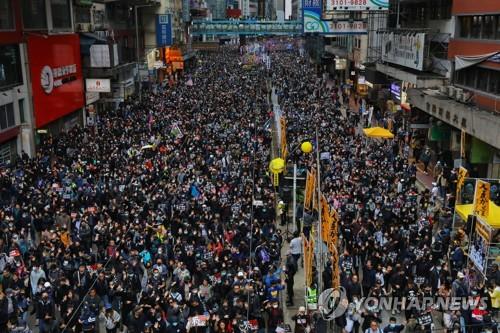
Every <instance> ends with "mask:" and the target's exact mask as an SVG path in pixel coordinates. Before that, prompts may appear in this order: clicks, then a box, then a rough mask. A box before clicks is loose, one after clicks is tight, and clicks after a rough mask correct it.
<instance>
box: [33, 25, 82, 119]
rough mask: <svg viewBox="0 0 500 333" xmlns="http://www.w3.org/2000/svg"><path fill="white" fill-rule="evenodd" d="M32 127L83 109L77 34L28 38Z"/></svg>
mask: <svg viewBox="0 0 500 333" xmlns="http://www.w3.org/2000/svg"><path fill="white" fill-rule="evenodd" d="M28 58H29V62H30V74H31V82H32V83H31V84H32V90H33V106H34V114H35V119H36V127H37V128H40V127H43V126H45V125H47V124H48V123H50V122H52V121H54V120H56V119H59V118H61V117H63V116H65V115H67V114H70V113H72V112H74V111H76V110H78V109H81V108H82V107H83V106H84V105H85V99H84V90H83V80H82V66H81V60H80V38H79V36H78V35H77V34H67V35H57V36H41V35H40V36H35V35H30V36H29V37H28Z"/></svg>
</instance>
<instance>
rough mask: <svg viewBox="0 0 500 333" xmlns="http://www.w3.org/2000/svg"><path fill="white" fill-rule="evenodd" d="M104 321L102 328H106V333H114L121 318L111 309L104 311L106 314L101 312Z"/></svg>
mask: <svg viewBox="0 0 500 333" xmlns="http://www.w3.org/2000/svg"><path fill="white" fill-rule="evenodd" d="M100 317H101V318H102V319H104V326H105V327H106V333H116V331H117V329H118V326H119V325H120V320H121V316H120V314H119V313H118V312H117V311H115V310H114V309H113V308H112V307H109V308H107V309H106V312H102V313H101V316H100Z"/></svg>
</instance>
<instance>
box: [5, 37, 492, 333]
mask: <svg viewBox="0 0 500 333" xmlns="http://www.w3.org/2000/svg"><path fill="white" fill-rule="evenodd" d="M269 50H270V48H267V49H266V48H264V47H262V48H260V47H258V48H257V49H255V48H254V50H253V51H252V52H256V53H257V56H256V57H253V58H251V61H252V63H248V61H249V60H248V59H249V58H248V57H247V56H246V55H245V54H244V52H243V51H241V50H238V49H236V48H228V49H225V48H222V49H221V50H219V51H218V52H216V53H215V52H214V53H205V54H200V55H199V57H198V62H197V63H196V66H195V68H193V69H189V70H187V71H186V74H185V75H184V76H183V77H181V78H179V79H178V80H177V82H170V85H167V86H166V87H163V88H161V87H160V88H159V89H158V90H157V91H156V92H154V93H148V94H146V96H145V97H144V98H143V100H142V101H139V100H136V99H130V100H127V101H125V102H124V103H122V104H121V105H120V107H119V108H117V109H116V110H108V111H106V112H104V113H102V114H99V115H98V119H97V122H96V124H95V126H90V127H86V128H81V127H75V128H73V129H72V130H70V131H69V132H67V133H61V134H59V135H57V136H48V137H46V138H45V140H44V141H43V142H42V143H41V144H40V146H39V147H38V148H39V149H38V152H37V155H36V156H35V157H34V158H29V157H28V156H27V155H26V154H23V155H22V156H20V158H19V159H17V160H16V161H15V162H14V163H12V165H10V166H9V167H6V168H2V169H1V179H0V182H1V183H0V200H1V204H2V207H1V210H0V222H1V224H0V228H1V231H2V234H1V235H2V237H1V238H0V271H2V274H1V276H0V288H1V291H0V313H1V315H0V332H7V331H11V332H28V331H29V328H28V327H27V326H28V325H27V323H28V321H30V317H34V318H35V320H34V321H35V324H36V326H37V327H38V330H39V331H40V332H42V333H46V332H68V333H69V332H97V331H98V330H99V326H100V325H99V324H98V323H102V324H103V325H104V327H105V329H106V332H108V333H113V332H119V331H121V330H122V328H123V327H126V328H127V330H128V332H131V333H140V332H162V333H163V332H166V333H182V332H201V331H203V332H214V333H240V332H242V333H243V332H249V331H258V332H259V333H268V332H269V333H274V332H278V333H280V332H284V328H283V324H284V313H283V306H284V300H285V294H284V290H285V289H288V290H287V293H286V294H287V296H288V304H289V305H292V304H293V299H294V295H293V286H294V281H293V275H294V274H295V273H296V272H297V270H298V267H299V262H300V257H301V245H302V240H301V235H300V231H301V230H300V229H301V226H300V225H299V226H296V227H295V226H294V227H295V229H296V233H295V234H294V237H293V240H291V242H290V251H289V252H288V254H287V256H286V258H281V248H282V246H283V244H284V242H285V241H287V240H285V239H284V236H283V235H282V234H281V232H280V229H279V228H278V226H277V225H276V215H277V212H276V211H275V208H274V207H275V204H276V202H277V200H278V199H279V198H278V197H277V195H276V191H275V188H274V187H273V184H272V182H271V178H270V177H269V175H268V173H267V165H268V163H269V160H270V149H271V131H270V130H269V127H270V126H269V123H270V121H272V119H273V114H272V112H271V111H270V110H272V107H271V105H269V96H270V93H271V85H270V84H269V82H268V79H267V75H268V73H269V72H268V68H267V69H266V67H269V59H267V58H263V59H266V61H267V63H266V64H264V63H260V62H259V60H258V59H259V57H258V55H259V54H262V53H264V54H266V53H267V54H266V55H271V61H270V63H271V64H272V65H271V66H270V67H271V70H270V73H272V80H271V81H272V86H273V87H274V88H275V89H276V92H277V94H278V98H279V103H280V105H281V108H282V110H283V112H284V114H285V117H286V119H287V124H288V128H287V137H288V140H289V141H290V144H289V146H290V147H296V146H297V145H298V144H299V143H300V142H302V141H305V140H310V141H313V143H314V145H315V146H316V148H318V147H319V149H320V151H321V152H322V153H326V154H321V156H322V160H321V171H322V172H321V176H322V178H321V183H322V191H323V193H325V195H326V197H327V199H328V201H329V204H330V205H331V207H334V208H335V209H336V210H337V211H338V212H339V214H340V217H341V219H340V220H341V225H340V229H339V231H340V239H341V241H340V243H339V250H340V251H341V253H342V255H341V256H340V261H339V265H340V268H341V285H342V286H343V287H344V288H345V290H346V291H347V298H348V300H349V303H350V306H349V309H348V311H347V312H346V313H345V315H343V316H341V317H339V318H337V319H336V324H337V326H340V327H341V328H342V329H343V330H344V331H345V332H359V331H360V329H361V330H362V332H368V333H369V332H371V333H378V332H380V331H381V329H380V328H379V327H385V328H384V330H383V331H384V332H400V331H401V330H403V329H404V325H402V323H398V321H399V319H400V318H401V316H403V317H404V319H405V321H406V322H405V324H406V326H407V327H408V328H409V329H410V330H411V331H414V332H416V331H418V332H430V331H431V330H432V328H433V327H434V326H432V325H431V324H432V323H429V322H427V321H426V322H423V321H422V318H424V317H425V316H424V315H425V314H426V313H420V312H415V311H408V310H404V309H403V308H401V307H400V308H397V307H396V308H395V309H394V310H393V315H394V316H396V317H391V318H390V320H389V321H387V320H386V321H385V322H382V321H383V320H382V319H383V318H382V315H381V313H380V312H379V311H377V309H373V310H370V309H367V308H362V309H361V308H360V307H359V306H356V304H357V302H359V300H360V299H361V297H366V296H368V295H370V296H373V297H382V296H386V295H392V296H405V297H406V298H407V300H410V299H411V298H418V297H423V296H435V295H441V296H443V297H447V296H450V295H452V296H459V297H476V296H480V297H485V298H487V299H488V300H489V301H488V304H487V305H486V307H484V308H478V309H475V310H471V311H461V312H450V311H444V310H443V311H442V309H433V310H432V312H433V315H435V312H436V311H441V312H442V320H443V325H442V326H443V327H445V329H449V330H452V329H453V328H454V327H456V325H457V324H458V326H459V327H460V326H461V327H467V328H466V329H465V330H466V331H464V332H480V331H481V330H482V329H483V328H487V327H488V328H491V327H493V320H492V315H493V314H494V313H495V311H496V310H498V308H499V307H500V304H499V303H500V299H499V298H498V297H499V295H500V271H499V270H498V268H494V269H493V270H491V271H490V272H489V273H488V276H487V279H486V283H484V284H483V283H481V284H480V283H478V282H476V281H477V280H478V279H477V277H476V276H474V273H473V272H474V271H473V270H472V269H470V267H469V266H467V261H466V259H465V255H464V249H465V248H466V245H467V242H468V238H467V236H468V235H467V234H468V231H467V230H458V231H457V232H455V231H452V228H451V227H452V226H451V222H452V220H451V211H450V209H449V208H447V205H446V204H443V203H444V200H443V197H444V195H443V194H444V193H438V192H437V193H434V192H430V191H425V192H422V193H419V191H418V190H417V187H416V185H415V182H416V172H417V171H416V166H415V164H414V163H411V162H409V160H408V147H407V146H408V144H409V142H410V140H409V139H408V135H409V134H408V133H406V134H405V128H403V127H402V124H401V121H400V119H398V117H392V116H391V117H390V121H391V123H392V125H393V131H394V133H398V135H397V136H396V137H395V139H394V140H389V141H376V140H367V139H366V138H363V136H362V135H361V132H360V130H359V129H360V124H363V123H365V124H366V123H367V122H369V121H368V120H367V119H365V118H366V115H365V114H364V113H359V112H357V111H358V108H359V107H360V104H361V103H358V102H357V101H355V102H354V103H353V99H352V96H351V97H350V96H349V95H348V93H347V91H345V90H344V89H341V88H340V87H339V86H335V85H332V84H331V82H330V81H329V80H327V79H326V78H324V79H323V78H318V76H317V75H316V73H314V71H312V69H311V66H310V65H309V61H308V59H307V58H305V57H303V53H304V52H303V50H298V49H297V48H295V49H293V48H292V47H288V45H287V47H285V48H281V49H280V50H279V51H276V52H269ZM299 51H300V52H299ZM186 82H189V84H186ZM363 109H365V110H366V109H369V107H367V106H363ZM372 111H373V112H374V113H375V114H376V116H374V117H373V120H370V121H373V122H380V123H381V124H382V123H387V121H389V119H388V117H387V114H386V113H385V112H384V110H379V109H372ZM370 118H371V117H370ZM316 127H317V128H318V130H319V136H318V137H319V142H316V141H315V138H314V131H315V128H316ZM400 134H401V135H400ZM290 152H291V156H290V158H291V159H294V160H296V161H298V163H299V166H300V167H301V168H306V167H314V166H315V162H314V161H313V158H311V156H309V155H303V154H300V153H298V151H297V150H296V149H290ZM448 191H450V192H453V187H452V184H451V185H450V186H449V188H448ZM299 206H300V205H299ZM285 215H286V212H285ZM297 216H298V217H299V220H300V221H301V223H302V225H303V226H304V227H306V224H307V227H310V226H311V225H310V223H311V221H314V218H315V216H314V213H311V212H308V211H305V210H304V209H303V208H301V207H299V209H298V211H297ZM308 223H309V224H308ZM316 271H317V270H315V272H316ZM322 271H323V276H322V281H323V285H322V286H319V288H320V289H321V290H322V289H326V288H329V287H330V286H331V281H332V276H331V272H332V269H331V261H328V260H327V265H326V266H325V267H324V269H323V270H322ZM313 280H314V281H315V283H317V281H318V276H317V275H316V276H315V277H314V279H313ZM292 320H294V321H295V323H296V325H295V331H296V332H297V333H304V332H309V331H310V329H311V328H312V329H314V321H315V318H312V317H311V316H310V314H309V313H307V311H306V309H305V308H302V307H300V308H299V311H298V313H297V314H296V315H295V316H293V317H292ZM319 331H320V330H318V332H319Z"/></svg>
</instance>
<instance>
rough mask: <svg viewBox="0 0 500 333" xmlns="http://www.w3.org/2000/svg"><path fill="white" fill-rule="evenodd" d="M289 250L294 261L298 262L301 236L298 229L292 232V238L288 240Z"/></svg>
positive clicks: (300, 251) (300, 250)
mask: <svg viewBox="0 0 500 333" xmlns="http://www.w3.org/2000/svg"><path fill="white" fill-rule="evenodd" d="M290 252H291V253H292V256H293V258H294V259H295V262H296V263H298V262H299V259H300V255H301V253H302V237H300V235H299V232H298V231H295V232H294V233H293V239H292V240H291V241H290Z"/></svg>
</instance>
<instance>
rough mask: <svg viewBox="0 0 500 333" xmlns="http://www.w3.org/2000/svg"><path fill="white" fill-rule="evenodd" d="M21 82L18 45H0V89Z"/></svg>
mask: <svg viewBox="0 0 500 333" xmlns="http://www.w3.org/2000/svg"><path fill="white" fill-rule="evenodd" d="M22 83H23V75H22V73H21V60H20V57H19V46H17V45H0V90H2V89H3V88H7V87H12V86H15V85H19V84H22Z"/></svg>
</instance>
